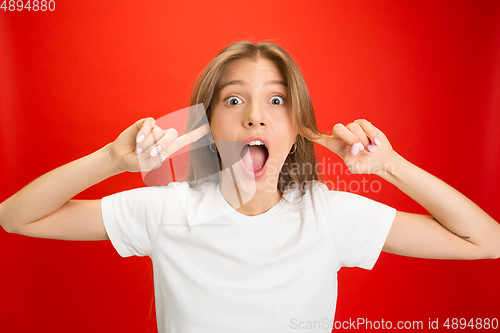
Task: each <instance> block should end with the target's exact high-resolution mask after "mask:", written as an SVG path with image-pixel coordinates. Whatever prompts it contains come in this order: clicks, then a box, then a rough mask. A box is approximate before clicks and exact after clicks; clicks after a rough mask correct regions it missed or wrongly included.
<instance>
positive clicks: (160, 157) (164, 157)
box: [156, 155, 167, 163]
mask: <svg viewBox="0 0 500 333" xmlns="http://www.w3.org/2000/svg"><path fill="white" fill-rule="evenodd" d="M166 158H167V156H163V155H160V156H158V158H157V159H156V161H158V163H161V162H163V161H165V159H166Z"/></svg>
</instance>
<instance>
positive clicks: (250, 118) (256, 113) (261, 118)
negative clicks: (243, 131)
mask: <svg viewBox="0 0 500 333" xmlns="http://www.w3.org/2000/svg"><path fill="white" fill-rule="evenodd" d="M266 123H267V121H266V120H265V115H264V113H263V112H262V108H261V106H259V105H256V104H253V105H251V106H250V107H249V110H248V112H247V113H246V115H245V119H244V120H243V126H245V127H247V128H250V127H259V126H261V127H266Z"/></svg>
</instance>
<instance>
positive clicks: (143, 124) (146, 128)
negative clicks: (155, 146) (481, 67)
mask: <svg viewBox="0 0 500 333" xmlns="http://www.w3.org/2000/svg"><path fill="white" fill-rule="evenodd" d="M135 125H136V126H137V127H138V128H139V132H138V133H137V135H136V139H135V141H136V143H137V144H139V143H141V142H142V141H144V139H146V137H148V135H149V133H150V132H151V130H152V129H153V126H154V125H155V119H154V118H153V117H147V118H143V119H140V120H138V121H137V122H136V123H135Z"/></svg>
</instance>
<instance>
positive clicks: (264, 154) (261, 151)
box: [240, 140, 269, 178]
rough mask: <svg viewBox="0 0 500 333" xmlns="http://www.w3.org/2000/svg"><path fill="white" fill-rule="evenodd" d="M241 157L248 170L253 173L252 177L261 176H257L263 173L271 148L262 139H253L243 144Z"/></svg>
mask: <svg viewBox="0 0 500 333" xmlns="http://www.w3.org/2000/svg"><path fill="white" fill-rule="evenodd" d="M240 157H241V161H242V164H243V165H244V166H245V168H246V169H247V171H249V172H250V173H253V175H252V176H253V177H252V178H260V177H255V176H257V175H259V176H262V175H263V171H265V170H264V169H265V168H264V167H265V165H266V162H267V160H268V158H269V150H268V149H267V147H266V146H265V144H264V143H263V142H262V141H260V140H253V141H250V142H249V143H248V144H246V145H244V146H243V149H242V150H241V153H240ZM260 173H262V175H260Z"/></svg>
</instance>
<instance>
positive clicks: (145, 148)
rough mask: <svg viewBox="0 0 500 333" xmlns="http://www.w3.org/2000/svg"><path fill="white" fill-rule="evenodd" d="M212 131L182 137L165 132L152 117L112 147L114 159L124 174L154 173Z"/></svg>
mask: <svg viewBox="0 0 500 333" xmlns="http://www.w3.org/2000/svg"><path fill="white" fill-rule="evenodd" d="M208 132H210V126H209V124H208V123H207V124H204V125H202V126H200V127H199V128H197V129H195V130H193V131H191V132H189V133H186V134H184V135H182V136H180V137H179V136H178V133H177V130H175V129H174V128H169V129H166V130H163V129H161V128H160V127H159V126H157V125H156V124H155V119H154V118H152V117H148V118H143V119H140V120H138V121H136V122H135V124H133V125H132V126H130V127H129V128H127V129H126V130H124V131H123V132H122V133H121V134H120V135H119V136H118V137H117V138H116V140H115V141H114V142H112V143H111V145H110V147H109V149H110V150H109V152H110V158H111V159H112V161H113V163H114V164H115V166H116V167H117V168H118V169H119V170H120V171H122V172H123V171H130V172H139V171H151V170H153V169H156V168H158V167H159V166H160V165H161V164H162V162H163V161H164V160H165V159H166V158H167V157H168V156H170V155H172V154H173V153H175V152H176V151H177V150H179V149H181V148H182V147H184V146H186V145H188V144H190V143H191V142H194V141H196V140H198V139H200V138H201V137H202V136H204V135H206V134H207V133H208Z"/></svg>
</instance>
